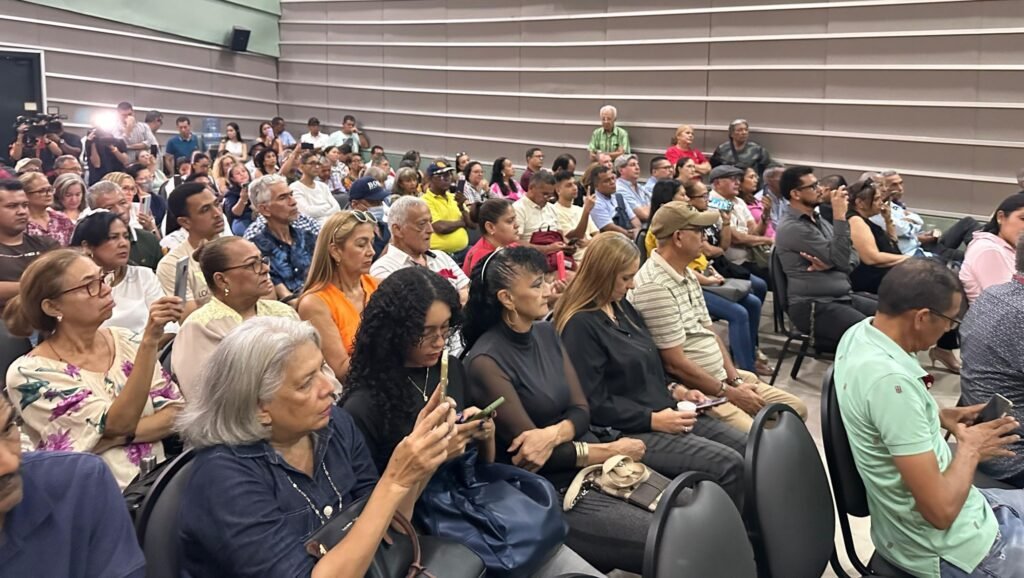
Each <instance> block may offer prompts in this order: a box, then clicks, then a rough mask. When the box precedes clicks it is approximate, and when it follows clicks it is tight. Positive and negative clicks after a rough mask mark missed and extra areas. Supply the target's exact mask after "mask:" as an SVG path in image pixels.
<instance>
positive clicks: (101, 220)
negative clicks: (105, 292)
mask: <svg viewBox="0 0 1024 578" xmlns="http://www.w3.org/2000/svg"><path fill="white" fill-rule="evenodd" d="M71 247H73V248H76V249H79V248H80V249H81V250H82V252H83V253H84V254H85V256H86V257H89V258H90V259H92V260H93V262H94V263H96V264H97V265H99V267H100V269H101V270H102V271H103V272H104V274H105V275H106V282H107V285H109V286H110V288H111V291H112V295H113V299H114V310H113V312H112V313H111V315H110V318H109V319H107V320H106V321H104V322H103V325H102V326H103V327H122V328H124V329H130V330H132V331H134V332H136V333H141V332H142V331H143V330H144V329H145V328H146V321H147V319H148V311H149V308H150V307H151V306H152V305H153V304H154V303H156V302H157V301H159V300H160V299H161V298H162V297H163V296H164V291H163V289H162V288H161V287H160V281H159V280H157V278H156V274H155V273H154V272H153V270H152V269H150V268H149V267H138V266H135V265H129V264H128V255H129V253H130V251H131V236H130V233H129V232H128V227H127V226H126V225H125V224H124V221H122V220H121V219H120V218H119V217H118V216H117V215H115V214H114V213H111V212H110V211H106V210H103V209H99V210H97V211H93V212H90V213H89V214H87V215H86V216H84V217H82V219H81V220H79V221H78V226H77V227H75V234H74V236H72V237H71ZM164 331H165V332H166V335H165V338H164V339H170V338H171V337H173V335H174V334H175V333H177V332H178V325H177V324H176V323H173V324H168V326H167V327H165V328H164ZM161 345H163V343H161Z"/></svg>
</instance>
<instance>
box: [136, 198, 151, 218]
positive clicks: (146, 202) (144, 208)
mask: <svg viewBox="0 0 1024 578" xmlns="http://www.w3.org/2000/svg"><path fill="white" fill-rule="evenodd" d="M152 203H153V197H152V195H146V196H145V197H143V199H142V201H140V202H139V211H140V212H141V213H143V214H145V215H152V214H153V211H152V208H151V206H150V205H152Z"/></svg>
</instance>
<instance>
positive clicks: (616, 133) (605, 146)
mask: <svg viewBox="0 0 1024 578" xmlns="http://www.w3.org/2000/svg"><path fill="white" fill-rule="evenodd" d="M599 114H600V115H601V126H600V127H598V128H596V129H594V133H593V134H591V135H590V144H589V145H587V150H589V151H590V162H592V163H596V162H599V160H600V159H599V157H600V156H601V153H604V154H606V155H608V156H610V157H611V158H612V160H613V161H614V160H615V159H616V158H618V157H619V155H623V154H630V152H632V151H631V150H630V147H629V133H628V132H626V129H624V128H622V127H621V126H619V125H617V124H615V121H616V120H617V119H618V117H619V111H618V110H617V109H616V108H615V107H614V106H612V105H610V104H606V105H604V106H602V107H601V111H600V113H599Z"/></svg>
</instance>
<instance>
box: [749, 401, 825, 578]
mask: <svg viewBox="0 0 1024 578" xmlns="http://www.w3.org/2000/svg"><path fill="white" fill-rule="evenodd" d="M745 461H746V464H745V466H746V467H745V470H746V471H745V477H746V494H745V499H746V505H747V520H748V525H747V528H748V530H749V533H750V536H751V542H753V545H754V552H755V555H756V557H757V565H758V569H759V575H760V576H763V577H765V578H811V577H814V578H817V577H818V576H821V574H822V572H823V571H824V570H825V567H826V566H828V563H829V559H830V558H831V557H832V556H833V553H834V552H835V542H834V537H835V523H836V521H835V515H834V513H833V509H832V492H831V491H830V489H829V485H828V478H827V477H826V476H825V468H824V466H822V464H821V458H820V457H819V456H818V448H817V446H815V445H814V440H813V439H811V434H810V432H808V431H807V426H806V425H804V422H803V420H802V419H800V416H799V414H797V413H796V411H794V410H793V408H791V407H789V406H788V405H784V404H780V403H776V404H772V405H769V406H767V407H765V408H764V409H762V410H761V411H760V412H759V413H758V414H757V417H755V418H754V424H753V426H752V427H751V429H750V434H749V437H748V441H747V451H746V460H745Z"/></svg>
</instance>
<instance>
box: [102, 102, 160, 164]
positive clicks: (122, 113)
mask: <svg viewBox="0 0 1024 578" xmlns="http://www.w3.org/2000/svg"><path fill="white" fill-rule="evenodd" d="M117 114H118V122H117V126H116V127H114V131H113V134H114V138H119V139H123V140H124V144H125V146H126V148H127V149H128V151H127V152H128V159H129V160H130V161H131V162H135V161H136V160H138V158H139V153H140V152H142V151H144V150H150V146H152V145H156V144H159V143H158V142H157V140H156V137H155V136H154V135H153V131H151V130H150V129H149V125H148V124H146V123H142V122H139V121H138V120H137V119H136V118H135V109H134V107H132V103H130V102H121V103H119V104H118V105H117Z"/></svg>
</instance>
